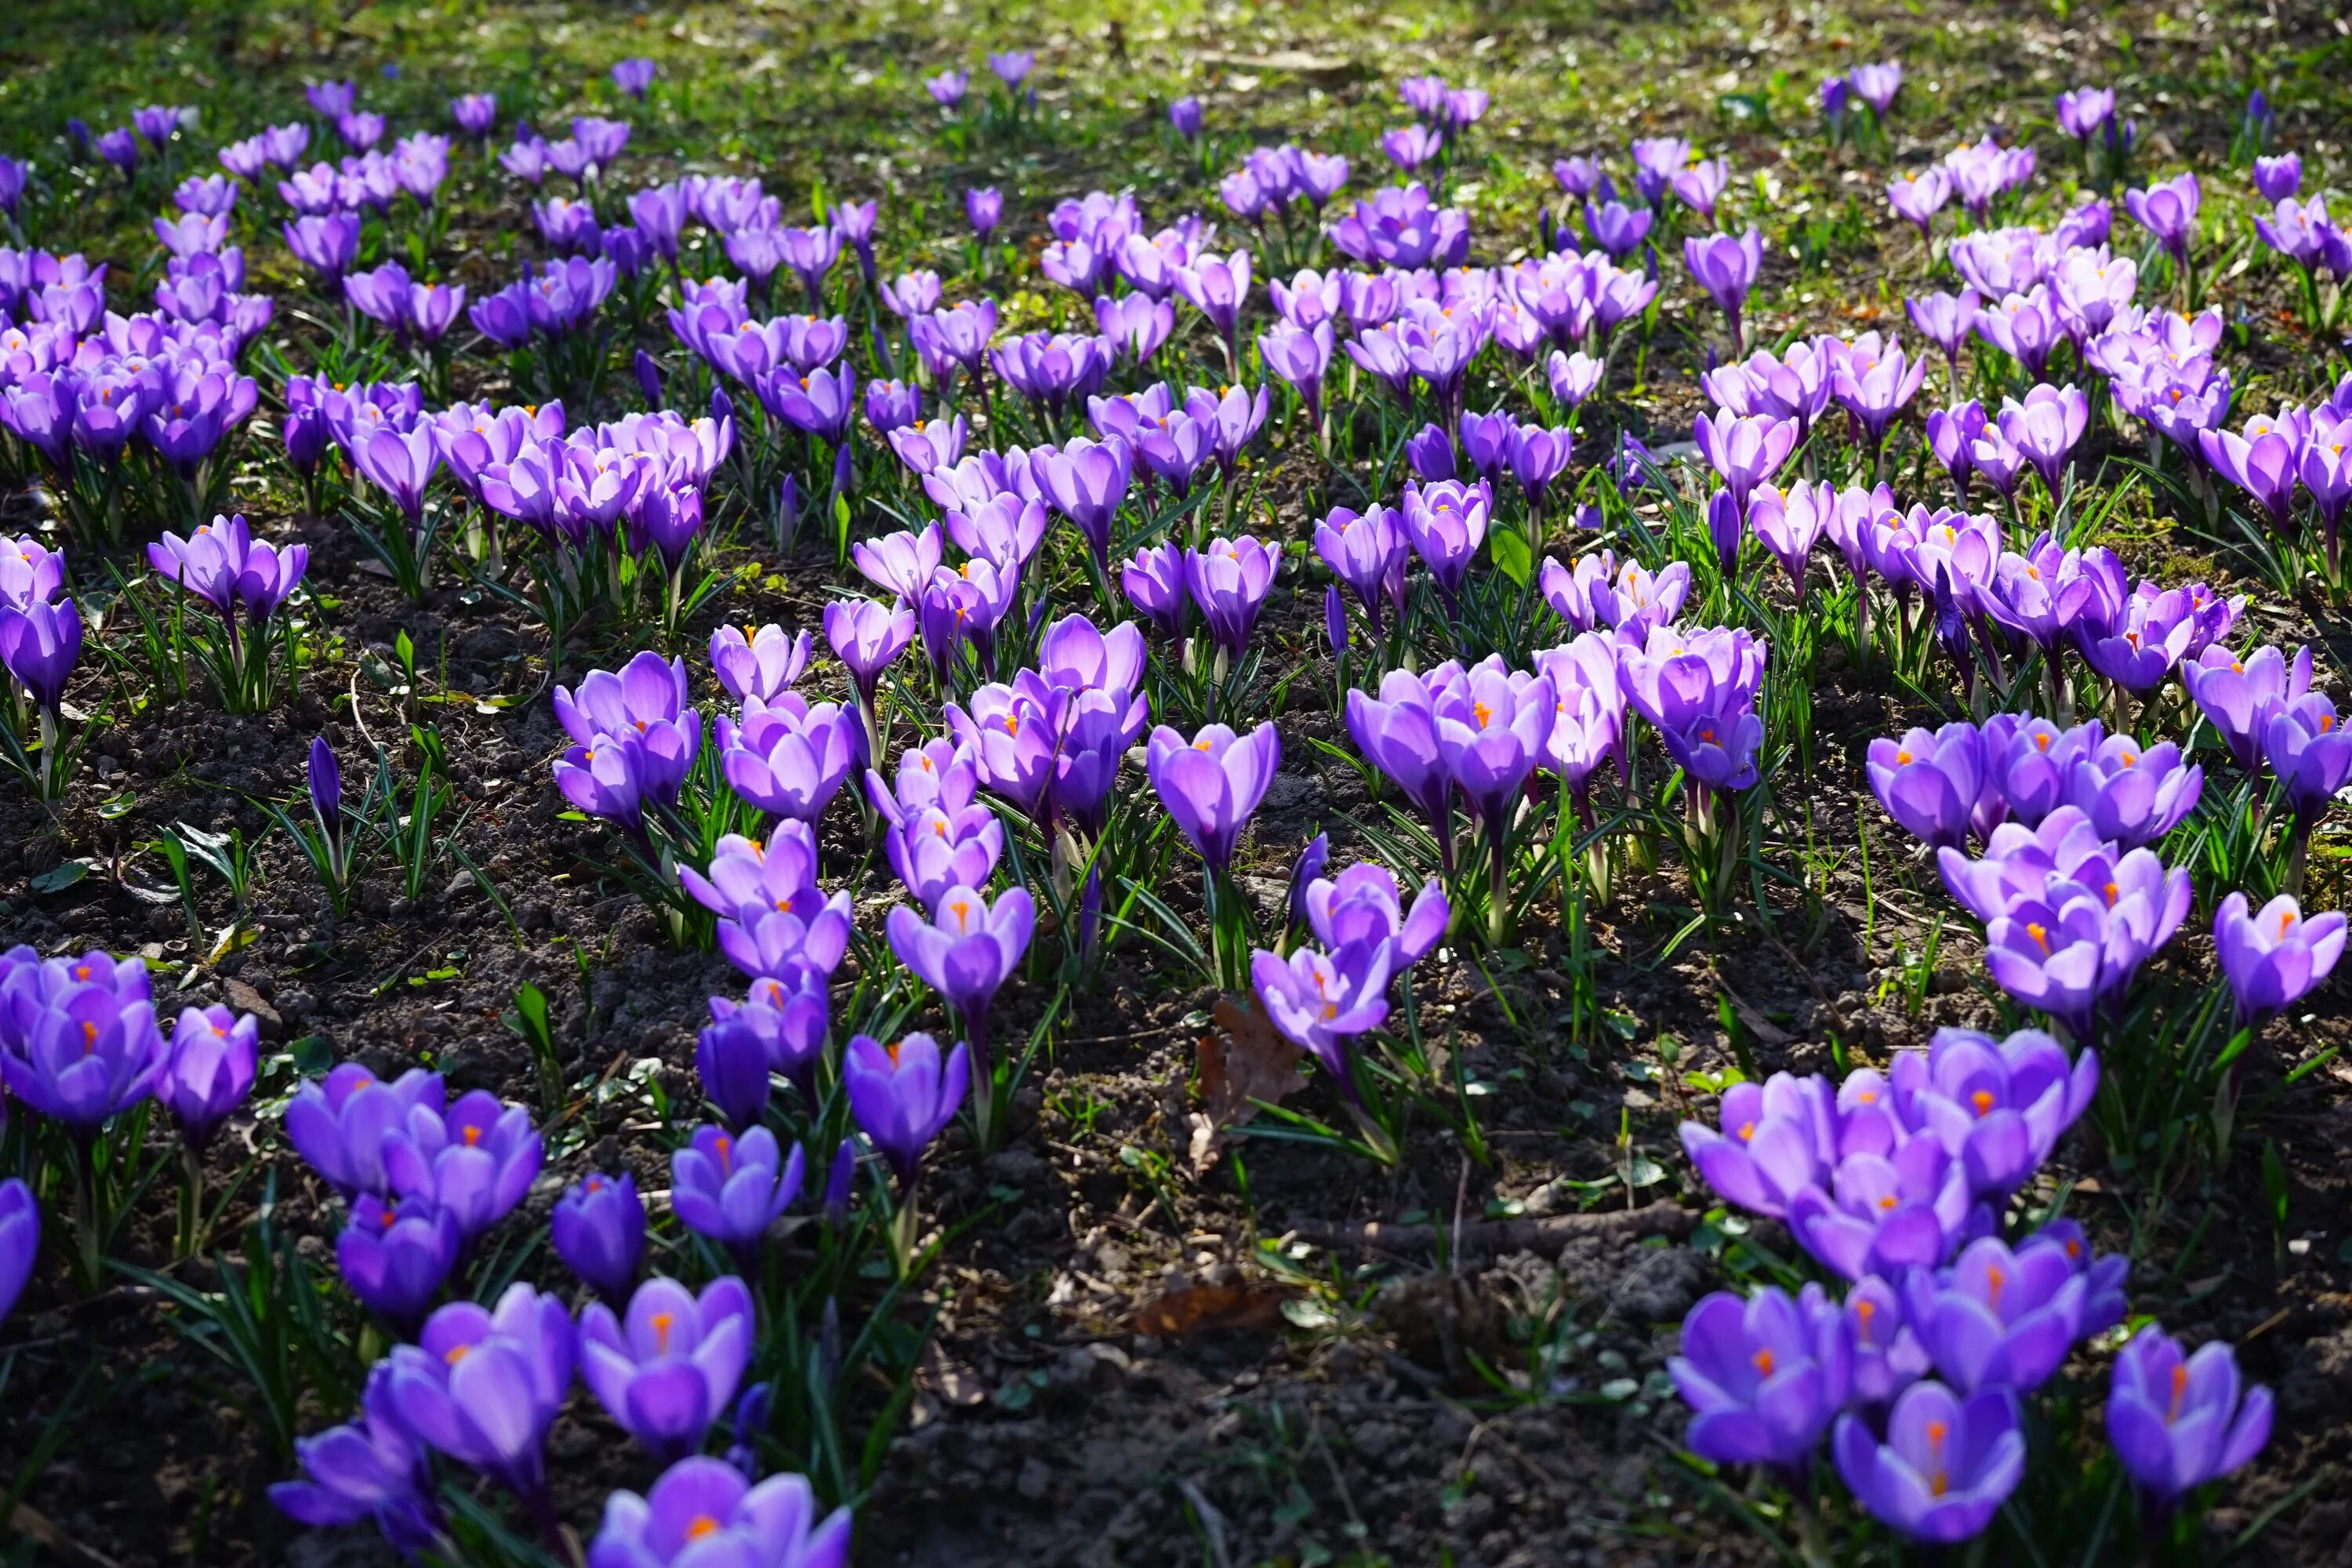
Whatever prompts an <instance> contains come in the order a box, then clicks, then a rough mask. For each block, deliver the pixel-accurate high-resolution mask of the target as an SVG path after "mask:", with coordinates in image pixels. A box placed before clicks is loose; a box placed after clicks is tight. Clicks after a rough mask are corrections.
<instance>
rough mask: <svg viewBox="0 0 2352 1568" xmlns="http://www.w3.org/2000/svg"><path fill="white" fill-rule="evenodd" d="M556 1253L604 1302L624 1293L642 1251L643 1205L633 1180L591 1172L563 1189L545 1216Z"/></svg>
mask: <svg viewBox="0 0 2352 1568" xmlns="http://www.w3.org/2000/svg"><path fill="white" fill-rule="evenodd" d="M548 1226H549V1234H550V1237H551V1239H552V1240H553V1241H554V1243H555V1255H556V1256H557V1257H558V1258H562V1259H563V1265H564V1267H565V1268H569V1269H571V1270H572V1273H574V1274H577V1275H578V1276H580V1278H581V1279H583V1280H585V1281H587V1283H588V1285H589V1286H590V1287H591V1288H592V1289H594V1290H595V1292H596V1293H597V1294H598V1295H599V1296H602V1297H604V1299H605V1300H608V1301H616V1300H620V1299H622V1298H623V1297H625V1296H626V1295H627V1294H628V1293H629V1283H630V1281H631V1280H633V1279H635V1278H636V1273H637V1261H638V1259H640V1258H643V1257H644V1256H645V1251H646V1205H645V1203H644V1201H643V1200H642V1199H640V1198H639V1197H638V1196H637V1182H636V1178H635V1176H632V1175H631V1174H629V1173H627V1172H626V1171H624V1172H622V1173H620V1174H619V1175H618V1176H607V1175H603V1174H601V1173H591V1174H589V1175H587V1176H583V1178H581V1179H580V1180H579V1181H577V1182H575V1183H573V1184H572V1185H571V1186H570V1187H568V1188H566V1189H565V1190H564V1193H563V1195H562V1197H560V1198H558V1199H556V1201H555V1210H554V1212H553V1213H552V1214H551V1215H549V1217H548Z"/></svg>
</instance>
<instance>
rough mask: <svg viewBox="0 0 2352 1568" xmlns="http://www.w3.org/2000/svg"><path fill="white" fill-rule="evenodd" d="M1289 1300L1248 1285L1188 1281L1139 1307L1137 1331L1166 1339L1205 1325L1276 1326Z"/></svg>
mask: <svg viewBox="0 0 2352 1568" xmlns="http://www.w3.org/2000/svg"><path fill="white" fill-rule="evenodd" d="M1285 1300H1287V1297H1286V1293H1285V1292H1282V1291H1279V1290H1253V1289H1250V1288H1249V1287H1247V1286H1245V1285H1187V1286H1184V1287H1182V1288H1181V1289H1175V1290H1171V1291H1169V1292H1168V1293H1167V1294H1166V1295H1164V1296H1160V1297H1158V1298H1157V1299H1155V1300H1150V1301H1147V1302H1145V1303H1144V1304H1143V1305H1142V1306H1140V1307H1138V1308H1137V1309H1136V1310H1135V1331H1136V1332H1137V1333H1139V1334H1149V1335H1150V1336H1151V1337H1152V1338H1153V1339H1155V1340H1165V1339H1172V1338H1174V1337H1175V1336H1176V1335H1178V1334H1192V1333H1198V1332H1200V1331H1202V1330H1203V1329H1271V1328H1276V1327H1277V1326H1279V1325H1280V1324H1281V1322H1282V1321H1283V1320H1282V1303H1283V1302H1284V1301H1285Z"/></svg>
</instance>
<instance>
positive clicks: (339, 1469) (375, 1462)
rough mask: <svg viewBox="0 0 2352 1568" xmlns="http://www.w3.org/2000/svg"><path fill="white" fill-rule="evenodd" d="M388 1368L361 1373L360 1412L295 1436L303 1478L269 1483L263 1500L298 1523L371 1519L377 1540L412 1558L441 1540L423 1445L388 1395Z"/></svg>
mask: <svg viewBox="0 0 2352 1568" xmlns="http://www.w3.org/2000/svg"><path fill="white" fill-rule="evenodd" d="M392 1380H393V1366H392V1363H391V1362H390V1361H389V1360H386V1361H380V1362H378V1363H375V1366H374V1367H373V1369H372V1370H371V1371H370V1372H369V1373H368V1381H367V1392H366V1393H365V1394H363V1395H362V1398H361V1404H360V1415H359V1418H358V1419H356V1420H353V1421H349V1422H346V1423H345V1424H343V1425H342V1426H331V1427H329V1428H327V1429H326V1430H325V1431H323V1432H320V1433H318V1434H316V1435H315V1436H310V1437H298V1438H296V1439H295V1440H294V1455H295V1458H296V1460H297V1462H298V1463H299V1464H300V1466H301V1468H302V1473H303V1475H304V1476H305V1477H306V1478H307V1479H303V1480H299V1481H275V1482H272V1483H271V1485H270V1488H269V1500H270V1501H271V1502H273V1503H275V1504H276V1505H277V1506H278V1510H279V1511H280V1512H282V1513H284V1514H285V1515H287V1517H289V1519H293V1520H296V1521H299V1522H301V1523H303V1524H309V1525H315V1526H322V1527H333V1526H337V1525H347V1524H356V1523H358V1522H359V1521H362V1520H364V1519H370V1518H373V1520H374V1521H375V1523H376V1527H377V1529H379V1530H381V1531H383V1538H384V1540H385V1541H386V1542H390V1543H391V1544H392V1545H393V1546H394V1548H396V1549H397V1550H399V1551H400V1552H403V1553H404V1554H405V1555H407V1556H410V1557H415V1555H417V1554H418V1553H420V1552H425V1551H428V1550H430V1549H431V1548H432V1547H433V1546H434V1545H435V1544H436V1542H440V1541H441V1540H443V1539H444V1537H443V1534H442V1518H441V1508H440V1504H439V1503H438V1502H437V1501H436V1500H435V1498H434V1495H433V1475H432V1471H431V1470H430V1468H428V1467H427V1466H426V1464H425V1445H424V1444H423V1443H421V1442H420V1441H418V1440H417V1439H416V1438H415V1437H414V1436H410V1434H409V1431H408V1428H407V1426H406V1425H405V1423H404V1422H403V1420H402V1419H401V1415H400V1412H399V1409H398V1408H397V1406H396V1405H394V1402H393V1398H392Z"/></svg>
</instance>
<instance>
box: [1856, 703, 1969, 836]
mask: <svg viewBox="0 0 2352 1568" xmlns="http://www.w3.org/2000/svg"><path fill="white" fill-rule="evenodd" d="M1865 766H1866V769H1867V771H1868V773H1869V775H1870V788H1871V793H1872V794H1873V795H1876V796H1877V797H1878V804H1879V805H1883V806H1885V808H1886V815H1887V816H1891V817H1893V818H1894V819H1895V824H1896V826H1900V827H1902V828H1903V829H1904V830H1905V831H1906V832H1907V833H1909V834H1911V835H1912V836H1913V837H1916V838H1917V839H1919V840H1920V841H1921V842H1923V843H1925V844H1927V845H1928V846H1930V847H1943V846H1945V845H1951V846H1953V847H1960V846H1963V845H1965V844H1966V843H1967V842H1968V837H1969V816H1970V813H1971V812H1973V811H1974V810H1975V808H1976V803H1977V797H1978V796H1979V795H1980V794H1982V793H1983V790H1984V740H1983V737H1982V736H1981V735H1980V734H1979V732H1978V731H1977V727H1976V726H1975V725H1973V724H1968V723H1957V724H1947V725H1945V726H1944V727H1943V728H1942V729H1941V730H1937V731H1934V732H1933V733H1930V732H1929V731H1926V730H1923V729H1914V730H1911V731H1908V732H1907V733H1906V734H1905V735H1904V737H1903V738H1902V739H1901V740H1900V741H1892V740H1887V739H1885V738H1884V737H1881V738H1880V739H1878V740H1875V741H1873V742H1871V743H1870V751H1869V755H1868V758H1867V761H1866V763H1865Z"/></svg>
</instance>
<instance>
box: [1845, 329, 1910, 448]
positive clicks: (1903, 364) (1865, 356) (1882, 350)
mask: <svg viewBox="0 0 2352 1568" xmlns="http://www.w3.org/2000/svg"><path fill="white" fill-rule="evenodd" d="M1926 379H1927V361H1925V360H1919V359H1906V356H1905V354H1904V353H1903V350H1902V349H1901V348H1900V347H1899V346H1898V345H1897V344H1896V343H1895V340H1894V339H1893V338H1891V337H1890V338H1888V339H1887V340H1886V341H1885V344H1884V345H1883V346H1882V345H1881V343H1880V342H1879V338H1878V334H1877V333H1875V332H1865V333H1864V334H1863V335H1862V336H1861V337H1860V338H1857V339H1855V340H1854V342H1853V344H1852V345H1851V346H1850V347H1849V348H1848V349H1846V350H1845V352H1844V353H1843V354H1841V355H1840V356H1839V358H1838V360H1837V362H1836V368H1835V369H1834V370H1833V371H1832V374H1831V380H1830V391H1831V395H1832V396H1834V397H1835V398H1836V399H1837V400H1838V404H1839V405H1840V406H1841V407H1843V408H1844V410H1845V411H1846V412H1847V413H1848V414H1849V415H1851V416H1853V420H1854V423H1855V424H1856V426H1859V427H1860V429H1861V431H1862V433H1863V436H1864V438H1865V439H1866V440H1867V441H1868V442H1869V444H1870V445H1871V447H1874V448H1875V447H1878V446H1879V445H1880V444H1881V443H1883V442H1884V441H1885V439H1886V432H1887V429H1888V427H1889V426H1892V425H1893V424H1894V423H1895V418H1896V417H1897V416H1899V415H1900V414H1901V413H1902V412H1903V408H1904V405H1906V404H1907V403H1909V402H1910V401H1911V399H1912V397H1913V395H1915V394H1916V393H1917V392H1918V390H1919V384H1920V383H1921V382H1922V381H1924V380H1926Z"/></svg>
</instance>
